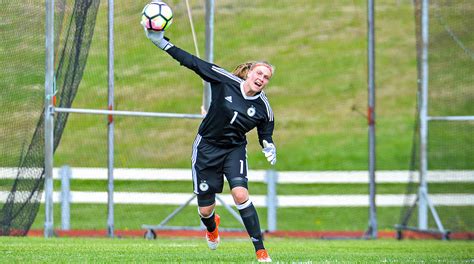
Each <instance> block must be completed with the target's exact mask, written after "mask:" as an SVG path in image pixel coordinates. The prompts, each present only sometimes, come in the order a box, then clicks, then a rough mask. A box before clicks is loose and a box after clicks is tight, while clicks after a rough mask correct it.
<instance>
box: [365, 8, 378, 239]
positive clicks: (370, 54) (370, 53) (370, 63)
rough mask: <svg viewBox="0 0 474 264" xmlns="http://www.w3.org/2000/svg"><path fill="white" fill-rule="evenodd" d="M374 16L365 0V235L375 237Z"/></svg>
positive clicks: (372, 10) (372, 9)
mask: <svg viewBox="0 0 474 264" xmlns="http://www.w3.org/2000/svg"><path fill="white" fill-rule="evenodd" d="M374 20H375V18H374V0H368V1H367V68H368V71H367V72H368V76H367V82H368V85H367V86H368V97H369V98H368V110H367V122H368V126H369V228H368V230H367V235H368V236H369V237H370V238H372V239H375V238H377V211H376V204H375V21H374Z"/></svg>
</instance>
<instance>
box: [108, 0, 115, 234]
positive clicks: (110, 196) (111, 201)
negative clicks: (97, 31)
mask: <svg viewBox="0 0 474 264" xmlns="http://www.w3.org/2000/svg"><path fill="white" fill-rule="evenodd" d="M108 16H109V17H108V20H109V24H108V35H109V36H108V40H109V41H108V60H109V62H108V95H109V98H108V105H109V110H111V111H112V110H113V109H114V0H109V4H108ZM107 128H108V129H107V132H108V133H107V179H108V185H107V186H108V188H107V190H108V193H107V198H108V199H107V206H108V207H107V208H108V210H107V234H108V236H109V237H111V238H113V237H114V119H113V116H112V115H109V116H108V124H107Z"/></svg>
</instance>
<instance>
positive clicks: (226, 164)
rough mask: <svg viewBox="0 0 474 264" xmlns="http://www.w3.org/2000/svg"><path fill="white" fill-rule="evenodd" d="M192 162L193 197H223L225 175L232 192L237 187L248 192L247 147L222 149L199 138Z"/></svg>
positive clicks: (196, 141) (195, 144) (198, 136)
mask: <svg viewBox="0 0 474 264" xmlns="http://www.w3.org/2000/svg"><path fill="white" fill-rule="evenodd" d="M191 160H192V173H193V187H194V193H195V194H198V197H199V196H200V195H207V194H215V193H221V192H222V188H223V186H224V177H223V176H224V175H225V177H226V178H227V182H228V183H229V187H230V189H232V188H234V187H237V186H240V187H244V188H246V189H247V188H248V187H247V182H248V180H247V149H246V145H242V146H237V147H231V148H222V147H218V146H215V145H212V144H210V143H208V142H207V141H206V140H205V139H204V138H202V137H201V136H200V135H197V136H196V139H195V141H194V144H193V154H192V158H191Z"/></svg>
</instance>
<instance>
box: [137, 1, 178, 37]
mask: <svg viewBox="0 0 474 264" xmlns="http://www.w3.org/2000/svg"><path fill="white" fill-rule="evenodd" d="M172 22H173V11H172V10H171V8H170V7H169V6H168V5H167V4H166V3H164V2H161V1H152V2H151V3H149V4H148V5H146V6H145V8H143V11H142V22H141V24H142V26H144V27H145V28H146V29H148V30H154V31H164V30H166V29H168V28H169V26H170V25H171V23H172Z"/></svg>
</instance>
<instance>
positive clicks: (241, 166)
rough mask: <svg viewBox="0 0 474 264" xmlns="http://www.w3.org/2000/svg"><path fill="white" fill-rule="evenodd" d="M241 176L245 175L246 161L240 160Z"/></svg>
mask: <svg viewBox="0 0 474 264" xmlns="http://www.w3.org/2000/svg"><path fill="white" fill-rule="evenodd" d="M240 174H244V161H243V160H240Z"/></svg>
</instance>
